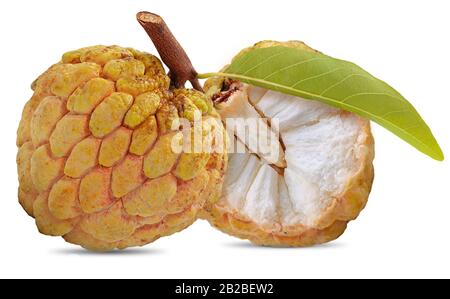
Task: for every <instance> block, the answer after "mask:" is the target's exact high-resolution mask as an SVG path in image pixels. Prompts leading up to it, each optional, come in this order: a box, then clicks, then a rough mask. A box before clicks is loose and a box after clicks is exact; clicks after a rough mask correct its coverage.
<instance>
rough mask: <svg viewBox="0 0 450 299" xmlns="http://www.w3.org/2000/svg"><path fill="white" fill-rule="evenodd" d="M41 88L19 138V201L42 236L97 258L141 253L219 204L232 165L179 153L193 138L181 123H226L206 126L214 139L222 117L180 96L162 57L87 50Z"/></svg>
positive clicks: (51, 73)
mask: <svg viewBox="0 0 450 299" xmlns="http://www.w3.org/2000/svg"><path fill="white" fill-rule="evenodd" d="M32 88H33V90H34V94H33V96H32V97H31V99H30V100H29V101H28V102H27V104H26V105H25V107H24V110H23V114H22V119H21V121H20V125H19V129H18V132H17V146H18V147H19V150H18V154H17V165H18V174H19V183H20V186H19V201H20V203H21V205H22V206H23V208H24V209H25V211H26V212H27V213H28V214H29V215H30V216H32V217H34V218H35V219H36V225H37V227H38V229H39V231H40V232H41V233H43V234H46V235H51V236H62V237H63V238H64V239H65V240H66V241H67V242H70V243H74V244H78V245H81V246H83V247H85V248H89V249H93V250H111V249H114V248H126V247H129V246H141V245H144V244H147V243H150V242H152V241H154V240H156V239H158V238H159V237H161V236H166V235H170V234H172V233H175V232H177V231H180V230H182V229H183V228H185V227H187V226H189V225H190V224H191V223H192V222H193V221H194V220H195V218H196V215H197V211H199V210H200V209H201V208H202V207H203V205H204V203H205V202H206V201H209V200H214V198H216V197H218V195H219V193H220V190H221V185H222V179H223V176H224V171H225V168H226V164H227V156H226V155H225V154H223V153H218V152H200V153H198V152H180V153H177V152H175V151H173V150H172V146H173V143H174V142H175V143H177V142H180V143H182V141H183V140H184V139H185V138H186V136H185V135H186V134H184V133H183V132H185V131H183V130H182V129H185V128H182V126H181V125H178V126H177V125H175V126H174V125H173V124H174V123H175V124H176V123H177V120H178V119H181V118H183V119H188V120H192V118H193V115H194V114H195V113H199V114H200V115H201V116H202V119H203V120H205V119H211V120H217V121H215V122H211V123H214V124H215V125H212V126H210V127H205V126H202V130H203V131H202V133H203V135H202V136H208V132H207V130H213V129H219V130H220V129H221V128H222V124H221V122H220V119H219V115H218V114H217V113H216V112H215V110H214V108H213V105H212V104H211V102H210V100H208V98H207V97H206V96H205V95H204V94H203V93H201V92H199V91H196V90H190V89H183V88H178V89H174V88H170V79H169V77H168V76H167V75H166V73H165V71H164V68H163V66H162V64H161V62H160V61H159V60H158V59H157V58H156V57H155V56H153V55H150V54H147V53H143V52H139V51H136V50H133V49H129V48H122V47H118V46H109V47H107V46H93V47H87V48H82V49H79V50H76V51H71V52H67V53H65V54H64V55H63V56H62V60H61V61H60V62H59V63H57V64H55V65H53V66H51V67H50V68H49V69H48V70H47V71H46V72H44V73H43V74H42V75H41V76H40V77H39V78H38V79H37V80H36V81H35V82H34V83H33V85H32ZM191 124H192V123H188V126H189V125H191ZM184 126H186V124H185V123H184ZM183 134H184V135H183ZM188 138H191V136H188ZM201 141H202V140H201ZM201 141H200V142H201ZM194 142H198V141H194Z"/></svg>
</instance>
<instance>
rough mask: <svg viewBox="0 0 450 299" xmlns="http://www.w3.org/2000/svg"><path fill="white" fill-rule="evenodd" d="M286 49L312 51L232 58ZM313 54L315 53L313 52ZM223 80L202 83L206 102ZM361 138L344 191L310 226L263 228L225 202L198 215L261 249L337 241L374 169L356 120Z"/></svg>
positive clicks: (366, 132)
mask: <svg viewBox="0 0 450 299" xmlns="http://www.w3.org/2000/svg"><path fill="white" fill-rule="evenodd" d="M279 45H283V46H288V47H295V48H300V49H304V50H308V51H316V50H314V49H312V48H310V47H309V46H307V45H306V44H304V43H303V42H299V41H289V42H277V41H262V42H259V43H256V44H255V45H254V46H253V47H249V48H246V49H244V50H242V51H241V52H240V53H239V54H238V55H236V57H238V56H239V55H241V54H243V53H245V52H246V51H248V50H250V49H252V48H264V47H271V46H279ZM316 52H317V51H316ZM224 83H225V81H224V78H219V77H213V78H210V79H208V80H207V81H206V82H205V85H204V90H205V92H206V94H207V96H209V97H210V98H211V97H213V95H215V94H217V93H219V92H220V91H221V90H222V87H223V84H224ZM359 122H360V124H359V126H360V127H361V131H362V134H361V137H360V140H359V142H358V161H357V165H359V168H358V169H357V171H355V173H354V175H353V176H352V177H351V178H349V180H348V181H347V184H346V186H345V188H344V190H343V191H342V192H341V193H340V194H339V195H337V196H335V197H334V199H333V200H332V201H331V203H330V204H329V205H328V207H327V208H326V209H325V211H324V212H323V213H322V214H321V216H320V217H319V218H318V219H317V220H316V221H315V222H314V224H313V225H312V226H306V225H302V224H298V225H292V226H280V225H276V226H275V227H276V229H273V228H265V227H263V226H261V225H258V224H257V223H255V222H254V221H252V220H251V219H249V218H247V217H245V216H243V215H242V214H241V213H240V212H239V211H237V210H235V209H233V208H230V206H229V205H228V204H227V203H226V202H227V199H226V198H223V197H222V198H221V199H220V200H219V201H217V202H216V203H211V202H209V203H207V204H206V205H205V208H204V209H203V210H202V211H201V213H200V217H201V218H203V219H206V220H207V221H209V223H210V224H211V225H212V226H214V227H216V228H217V229H219V230H221V231H222V232H225V233H227V234H229V235H232V236H235V237H238V238H241V239H247V240H250V241H251V242H252V243H254V244H257V245H263V246H281V247H283V246H295V247H303V246H311V245H315V244H321V243H326V242H329V241H332V240H334V239H336V238H338V237H339V236H340V235H341V234H342V233H343V232H344V231H345V229H346V227H347V223H348V222H349V221H351V220H354V219H356V217H358V215H359V213H360V212H361V210H362V209H364V207H365V205H366V203H367V200H368V196H369V193H370V190H371V187H372V182H373V178H374V169H373V164H372V161H373V159H374V140H373V136H372V134H371V130H370V122H369V121H367V120H364V119H362V118H359Z"/></svg>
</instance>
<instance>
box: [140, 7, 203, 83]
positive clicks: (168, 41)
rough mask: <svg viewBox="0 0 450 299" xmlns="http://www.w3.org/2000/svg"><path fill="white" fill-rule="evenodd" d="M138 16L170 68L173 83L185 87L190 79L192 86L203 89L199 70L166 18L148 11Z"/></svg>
mask: <svg viewBox="0 0 450 299" xmlns="http://www.w3.org/2000/svg"><path fill="white" fill-rule="evenodd" d="M136 18H137V20H138V22H139V24H141V25H142V27H143V28H144V30H145V32H147V34H148V36H149V37H150V38H151V40H152V41H153V44H154V45H155V47H156V50H158V53H159V55H160V56H161V59H162V60H163V61H164V63H165V64H166V65H167V67H168V68H169V70H170V72H169V76H170V79H171V81H172V84H173V85H174V86H175V87H176V88H180V87H184V83H186V81H189V82H191V84H192V87H194V88H195V89H197V90H200V91H202V87H201V85H200V82H199V81H198V79H197V72H196V71H195V69H194V67H193V66H192V63H191V61H190V60H189V57H188V56H187V54H186V52H185V51H184V50H183V48H182V47H181V45H180V44H179V43H178V41H177V40H176V38H175V37H174V36H173V34H172V32H170V30H169V27H167V25H166V23H165V22H164V20H163V19H162V18H161V17H160V16H158V15H156V14H154V13H151V12H147V11H141V12H139V13H137V15H136Z"/></svg>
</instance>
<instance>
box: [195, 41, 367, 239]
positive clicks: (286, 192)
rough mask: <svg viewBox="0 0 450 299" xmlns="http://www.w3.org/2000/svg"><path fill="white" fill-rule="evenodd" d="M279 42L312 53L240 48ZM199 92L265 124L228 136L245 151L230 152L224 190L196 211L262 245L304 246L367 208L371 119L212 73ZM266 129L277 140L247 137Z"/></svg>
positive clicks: (334, 233) (330, 235) (338, 230)
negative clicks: (263, 147)
mask: <svg viewBox="0 0 450 299" xmlns="http://www.w3.org/2000/svg"><path fill="white" fill-rule="evenodd" d="M279 45H281V46H285V47H297V48H301V49H303V50H307V51H314V50H313V49H311V48H310V47H308V46H307V45H305V44H304V43H302V42H298V41H290V42H283V43H282V42H274V41H263V42H260V43H257V44H256V45H255V46H253V47H251V48H248V49H244V50H243V51H242V52H241V53H245V51H248V50H249V49H252V48H265V47H272V46H279ZM239 55H240V54H238V56H237V57H239ZM204 89H205V91H206V92H207V94H208V95H209V96H210V97H211V99H212V100H213V101H214V102H215V105H216V108H217V111H218V112H219V114H220V115H221V116H222V118H223V119H224V120H226V119H229V118H231V119H236V118H240V119H249V120H251V119H258V118H259V119H261V124H262V125H263V126H265V127H266V128H265V129H264V128H263V129H262V128H261V126H260V127H259V128H258V129H255V130H254V131H250V132H249V133H248V134H247V135H248V136H250V138H248V136H247V135H246V134H242V135H240V134H239V132H235V133H234V136H230V138H232V139H234V143H235V144H236V145H238V146H239V145H241V146H240V148H243V149H245V152H235V153H230V155H229V167H228V170H227V172H226V175H225V182H224V187H223V193H222V195H221V197H220V199H219V200H218V201H216V202H211V203H208V204H207V205H206V208H205V210H204V213H202V216H203V217H204V218H206V219H207V220H208V221H209V222H210V223H211V224H212V225H213V226H215V227H217V228H218V229H220V230H222V231H224V232H226V233H228V234H231V235H233V236H236V237H239V238H243V239H249V240H250V241H252V242H253V243H256V244H262V245H269V246H309V245H313V244H319V243H324V242H328V241H331V240H333V239H336V238H337V237H339V236H340V235H341V234H342V233H343V232H344V230H345V228H346V226H347V223H348V222H349V221H350V220H353V219H355V218H356V217H357V216H358V214H359V212H360V211H361V210H362V209H363V208H364V206H365V205H366V202H367V199H368V196H369V193H370V189H371V186H372V180H373V166H372V160H373V158H374V143H373V137H372V134H371V130H370V123H369V121H368V120H366V119H363V118H361V117H359V116H357V115H355V114H353V113H350V112H346V111H343V110H340V109H336V108H333V107H331V106H328V105H326V104H322V103H320V102H317V101H311V100H305V99H302V98H299V97H295V96H291V95H287V94H282V93H279V92H276V91H272V90H267V89H263V88H260V87H255V86H251V85H248V84H245V83H242V82H239V81H236V80H231V79H224V78H218V77H217V78H211V79H209V80H208V81H207V82H206V83H205V87H204ZM275 120H277V121H278V122H277V125H275ZM227 130H228V128H227ZM244 133H246V132H244ZM271 134H276V135H277V138H276V139H275V138H274V139H272V140H277V141H278V142H275V143H272V144H275V146H272V147H271V148H269V150H268V151H265V152H262V151H261V150H260V149H259V148H258V147H256V146H255V144H254V143H252V142H251V141H252V139H255V140H256V139H261V138H267V136H269V137H270V136H271ZM263 144H269V142H264V143H263ZM236 148H237V147H236Z"/></svg>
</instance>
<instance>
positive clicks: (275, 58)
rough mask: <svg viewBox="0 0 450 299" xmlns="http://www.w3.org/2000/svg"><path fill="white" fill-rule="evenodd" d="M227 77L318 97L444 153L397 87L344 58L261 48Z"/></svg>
mask: <svg viewBox="0 0 450 299" xmlns="http://www.w3.org/2000/svg"><path fill="white" fill-rule="evenodd" d="M212 76H223V77H229V78H233V79H236V80H239V81H242V82H245V83H248V84H251V85H256V86H260V87H263V88H267V89H271V90H275V91H279V92H282V93H286V94H291V95H294V96H299V97H302V98H305V99H311V100H317V101H321V102H323V103H326V104H328V105H331V106H334V107H337V108H340V109H343V110H348V111H351V112H354V113H356V114H359V115H361V116H363V117H366V118H369V119H371V120H373V121H375V122H377V123H378V124H380V125H381V126H383V127H385V128H386V129H388V130H390V131H391V132H392V133H394V134H395V135H397V136H398V137H400V138H401V139H403V140H405V141H406V142H408V143H409V144H411V145H412V146H414V147H415V148H417V149H418V150H419V151H421V152H423V153H425V154H427V155H429V156H430V157H432V158H434V159H436V160H440V161H442V160H443V159H444V155H443V153H442V150H441V148H440V147H439V144H438V143H437V142H436V139H435V138H434V136H433V134H432V133H431V130H430V128H429V127H428V126H427V124H426V123H425V122H424V121H423V119H422V118H421V117H420V115H419V113H417V111H416V109H414V107H413V106H412V105H411V104H410V103H409V102H408V101H407V100H406V99H405V98H404V97H403V96H402V95H401V94H400V93H398V92H397V91H396V90H395V89H393V88H392V87H390V86H389V85H388V84H386V83H385V82H383V81H381V80H379V79H377V78H375V77H373V76H372V75H370V74H369V73H368V72H366V71H364V70H363V69H362V68H360V67H359V66H357V65H355V64H353V63H351V62H348V61H344V60H339V59H335V58H332V57H330V56H327V55H324V54H321V53H318V52H311V51H308V50H303V49H298V48H291V47H285V46H273V47H268V48H256V49H251V50H249V51H246V52H244V53H242V54H241V55H239V56H238V57H236V58H235V59H234V60H233V61H232V63H231V64H230V65H229V66H228V67H227V68H226V69H225V70H224V71H222V72H219V73H206V74H201V75H199V78H208V77H212Z"/></svg>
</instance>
